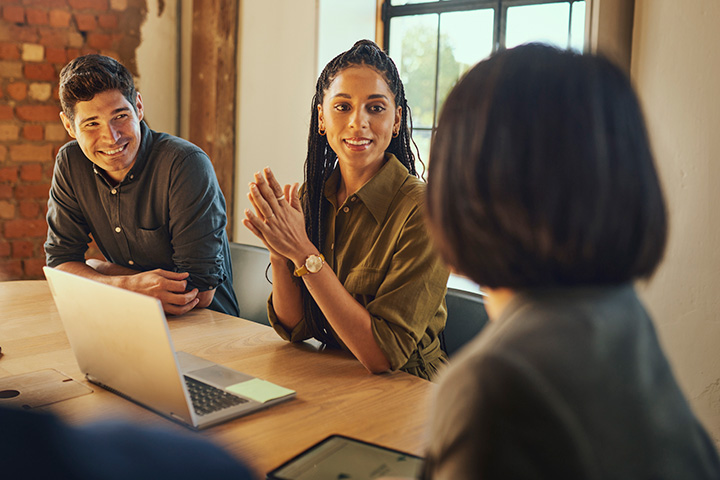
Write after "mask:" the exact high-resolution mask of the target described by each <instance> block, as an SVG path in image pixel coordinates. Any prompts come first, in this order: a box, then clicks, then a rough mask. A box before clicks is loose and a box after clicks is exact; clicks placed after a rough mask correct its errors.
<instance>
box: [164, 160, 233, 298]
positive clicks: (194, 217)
mask: <svg viewBox="0 0 720 480" xmlns="http://www.w3.org/2000/svg"><path fill="white" fill-rule="evenodd" d="M169 208H170V225H169V229H170V237H171V239H172V240H171V241H172V246H173V262H174V264H175V267H176V269H177V271H179V272H188V273H189V274H190V278H189V281H188V289H191V288H197V289H198V290H199V291H201V292H204V291H207V290H212V289H214V288H217V287H218V286H219V285H221V284H222V283H223V282H224V281H225V280H226V279H227V277H228V272H226V271H225V268H224V261H225V259H224V255H225V251H224V248H223V239H224V236H225V227H226V225H227V213H226V210H225V198H224V197H223V194H222V191H221V190H220V186H219V184H218V181H217V178H216V176H215V171H214V170H213V167H212V163H211V162H210V159H209V158H208V157H207V155H205V154H204V153H202V152H194V153H191V154H190V155H188V156H187V157H185V158H183V159H182V160H181V161H178V162H177V163H176V165H175V166H174V167H173V171H172V178H171V181H170V201H169Z"/></svg>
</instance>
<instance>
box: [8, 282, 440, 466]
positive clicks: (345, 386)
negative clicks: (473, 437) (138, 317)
mask: <svg viewBox="0 0 720 480" xmlns="http://www.w3.org/2000/svg"><path fill="white" fill-rule="evenodd" d="M168 324H169V327H170V332H171V335H172V339H173V343H174V346H175V349H176V350H178V351H180V350H181V351H186V352H188V353H191V354H194V355H198V356H200V357H204V358H207V359H208V360H211V361H214V362H217V363H219V364H222V365H225V366H227V367H230V368H234V369H237V370H239V371H242V372H245V373H248V374H250V375H254V376H256V377H259V378H262V379H265V380H268V381H271V382H273V383H276V384H278V385H282V386H284V387H287V388H291V389H293V390H295V391H296V392H297V397H296V398H295V399H293V400H290V401H288V402H285V403H281V404H279V405H275V406H273V407H270V408H268V409H266V410H262V411H259V412H256V413H253V414H250V415H248V416H245V417H241V418H238V419H236V420H232V421H230V422H227V423H225V424H222V425H218V426H215V427H211V428H209V429H208V430H205V431H202V432H199V433H195V434H197V435H204V436H207V437H209V438H211V439H212V440H213V441H215V442H217V443H219V444H221V445H223V446H225V447H226V448H227V449H229V450H230V451H231V452H233V453H234V454H236V455H237V456H238V457H239V458H241V459H242V460H243V461H245V462H246V463H248V464H249V465H250V466H251V467H252V468H253V469H254V470H255V471H256V473H257V474H258V475H262V477H263V478H264V474H265V473H266V472H268V471H269V470H271V469H272V468H274V467H276V466H278V465H280V464H281V463H283V462H284V461H286V460H288V459H289V458H291V457H292V456H294V455H296V454H297V453H299V452H301V451H302V450H304V449H305V448H307V447H309V446H311V445H312V444H314V443H316V442H318V441H320V440H322V439H323V438H325V437H327V436H328V435H330V434H333V433H339V434H344V435H348V436H351V437H356V438H359V439H361V440H365V441H369V442H374V443H379V444H381V445H385V446H388V447H392V448H396V449H398V450H403V451H406V452H409V453H413V454H416V455H422V454H423V449H424V445H425V440H426V439H425V425H426V419H427V418H428V414H429V402H430V398H431V396H432V393H433V389H434V388H435V387H434V384H432V383H431V382H428V381H426V380H422V379H420V378H417V377H414V376H412V375H409V374H406V373H403V372H395V373H389V374H381V375H373V374H370V373H368V372H367V371H366V370H365V368H364V367H363V366H362V365H361V364H360V362H358V361H357V360H356V359H355V358H353V357H352V356H351V355H350V354H348V353H346V352H340V351H330V350H325V351H319V350H318V349H317V348H316V347H315V346H313V345H311V344H308V343H302V344H290V343H287V342H285V341H283V340H282V339H280V338H279V337H278V336H277V334H276V333H275V332H274V331H273V330H272V329H271V328H269V327H267V326H265V325H260V324H257V323H253V322H250V321H247V320H243V319H239V318H236V317H232V316H229V315H225V314H222V313H218V312H214V311H211V310H198V311H193V312H190V313H188V314H185V315H183V316H180V317H169V319H168ZM0 347H2V354H3V355H2V357H0V378H2V377H7V376H11V375H19V374H25V373H29V372H34V371H39V370H44V369H48V368H52V369H55V370H58V371H60V372H62V373H64V374H66V375H68V376H69V377H72V378H73V379H75V380H77V381H80V382H81V383H83V384H85V385H88V386H89V387H91V388H92V389H93V393H92V394H89V395H83V396H78V397H75V398H72V399H69V400H64V401H61V402H57V403H54V404H52V405H50V406H49V407H47V408H49V409H50V410H51V411H53V412H54V413H56V414H58V415H60V416H61V417H63V418H64V419H66V420H67V421H69V422H70V423H84V422H87V421H91V420H107V419H117V418H122V419H129V420H131V421H135V422H141V423H145V424H153V425H165V426H167V427H168V428H176V429H182V430H186V429H185V428H184V427H181V426H179V425H176V424H174V423H173V422H171V421H169V420H166V419H165V418H163V417H161V416H159V415H157V414H155V413H152V412H150V411H149V410H146V409H144V408H143V407H140V406H139V405H136V404H134V403H132V402H130V401H128V400H125V399H123V398H121V397H119V396H117V395H114V394H112V393H110V392H108V391H105V390H103V389H102V388H100V387H97V386H95V385H92V384H90V383H88V382H87V381H86V380H85V379H84V377H83V375H82V373H81V372H80V370H79V368H78V365H77V363H76V362H75V357H74V356H73V353H72V350H71V349H70V345H69V343H68V340H67V337H66V335H65V331H64V330H63V326H62V323H61V321H60V318H59V316H58V313H57V310H56V308H55V304H54V303H53V300H52V297H51V295H50V291H49V289H48V286H47V282H45V281H43V280H31V281H13V282H0Z"/></svg>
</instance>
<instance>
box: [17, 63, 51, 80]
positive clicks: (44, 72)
mask: <svg viewBox="0 0 720 480" xmlns="http://www.w3.org/2000/svg"><path fill="white" fill-rule="evenodd" d="M23 73H24V74H25V78H28V79H30V80H46V81H50V82H52V81H53V80H57V77H58V75H57V73H56V72H55V67H53V66H52V65H51V64H49V63H26V64H25V67H24V68H23Z"/></svg>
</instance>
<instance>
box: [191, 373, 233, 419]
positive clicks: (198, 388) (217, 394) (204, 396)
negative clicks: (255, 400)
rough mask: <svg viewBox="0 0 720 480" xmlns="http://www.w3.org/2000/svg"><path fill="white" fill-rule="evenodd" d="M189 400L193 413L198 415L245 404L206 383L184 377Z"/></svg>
mask: <svg viewBox="0 0 720 480" xmlns="http://www.w3.org/2000/svg"><path fill="white" fill-rule="evenodd" d="M185 383H186V384H187V387H188V391H189V392H190V398H191V399H192V403H193V407H194V408H195V413H197V414H198V415H207V414H208V413H213V412H217V411H220V410H223V409H225V408H229V407H232V406H234V405H239V404H241V403H247V400H246V399H244V398H240V397H238V396H236V395H233V394H231V393H227V392H226V391H224V390H221V389H219V388H215V387H213V386H212V385H208V384H207V383H203V382H200V381H198V380H195V379H194V378H190V377H185Z"/></svg>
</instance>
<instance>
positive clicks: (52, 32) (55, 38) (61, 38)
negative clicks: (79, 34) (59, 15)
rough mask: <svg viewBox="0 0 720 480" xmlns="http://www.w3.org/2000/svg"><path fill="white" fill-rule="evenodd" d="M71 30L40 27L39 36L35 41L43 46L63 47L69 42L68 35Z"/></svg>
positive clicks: (70, 33)
mask: <svg viewBox="0 0 720 480" xmlns="http://www.w3.org/2000/svg"><path fill="white" fill-rule="evenodd" d="M72 33H73V32H71V31H69V30H68V29H57V30H56V29H50V28H40V29H38V34H39V36H40V38H39V40H38V41H37V43H39V44H40V45H42V46H44V47H60V46H62V47H64V46H66V45H68V44H69V42H70V35H72Z"/></svg>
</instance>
